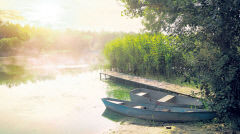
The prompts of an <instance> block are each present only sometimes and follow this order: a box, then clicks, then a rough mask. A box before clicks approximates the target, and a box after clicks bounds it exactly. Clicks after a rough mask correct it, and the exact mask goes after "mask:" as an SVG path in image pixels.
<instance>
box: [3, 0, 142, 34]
mask: <svg viewBox="0 0 240 134" xmlns="http://www.w3.org/2000/svg"><path fill="white" fill-rule="evenodd" d="M123 9H124V8H123V7H121V6H120V3H119V2H118V1H117V0H0V15H1V12H3V13H6V12H8V13H9V14H11V15H13V14H14V15H15V14H19V15H21V16H23V17H24V20H18V21H17V22H18V23H21V24H30V25H37V26H44V27H50V28H54V29H65V28H72V29H78V30H92V31H101V30H105V31H125V32H138V31H139V30H140V29H141V28H142V25H141V20H140V19H130V18H128V17H126V16H121V11H122V10H123ZM11 15H5V16H8V17H9V16H11ZM18 19H19V18H18ZM15 21H16V20H15Z"/></svg>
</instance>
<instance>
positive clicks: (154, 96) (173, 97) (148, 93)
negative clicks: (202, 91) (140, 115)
mask: <svg viewBox="0 0 240 134" xmlns="http://www.w3.org/2000/svg"><path fill="white" fill-rule="evenodd" d="M131 94H134V95H136V96H139V97H145V98H148V99H150V100H151V101H153V102H156V103H161V102H166V103H173V104H188V105H196V106H200V105H202V102H201V101H200V100H199V99H196V98H192V97H190V96H184V95H180V94H174V93H172V94H170V93H166V92H162V91H155V90H150V89H144V88H138V89H135V90H133V91H131Z"/></svg>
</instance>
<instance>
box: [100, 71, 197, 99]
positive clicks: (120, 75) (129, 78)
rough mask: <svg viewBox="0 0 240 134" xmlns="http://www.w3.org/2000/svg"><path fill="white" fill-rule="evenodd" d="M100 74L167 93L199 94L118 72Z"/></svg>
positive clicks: (189, 89) (194, 91)
mask: <svg viewBox="0 0 240 134" xmlns="http://www.w3.org/2000/svg"><path fill="white" fill-rule="evenodd" d="M101 73H102V74H106V75H108V76H113V77H116V78H121V79H124V80H127V81H132V82H136V83H141V84H145V85H149V86H152V87H157V88H160V89H166V90H168V91H172V92H175V93H179V94H184V95H192V93H199V92H200V90H199V89H193V88H189V87H183V86H179V85H175V84H170V83H167V82H164V81H161V82H160V81H157V80H152V79H146V78H142V77H138V76H133V75H128V74H123V73H118V72H113V71H104V72H101ZM198 97H199V96H198Z"/></svg>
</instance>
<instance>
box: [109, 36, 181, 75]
mask: <svg viewBox="0 0 240 134" xmlns="http://www.w3.org/2000/svg"><path fill="white" fill-rule="evenodd" d="M177 41H178V38H177V37H172V36H166V35H163V34H142V35H141V34H139V35H126V36H124V37H122V38H117V39H115V40H113V41H111V42H109V43H108V44H107V45H106V46H105V49H104V53H105V56H106V57H107V59H108V60H109V62H110V65H111V68H114V69H116V70H117V71H119V72H125V73H132V74H136V75H162V76H165V77H167V78H170V77H175V76H180V75H182V73H183V72H182V69H183V68H184V65H185V64H184V63H185V59H184V56H185V55H184V54H183V53H182V52H180V51H179V50H178V49H177V46H176V43H177Z"/></svg>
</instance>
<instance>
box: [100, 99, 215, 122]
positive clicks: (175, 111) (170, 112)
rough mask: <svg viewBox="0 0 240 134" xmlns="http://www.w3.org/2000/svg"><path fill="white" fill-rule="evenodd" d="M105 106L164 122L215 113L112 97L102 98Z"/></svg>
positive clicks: (209, 116) (194, 119)
mask: <svg viewBox="0 0 240 134" xmlns="http://www.w3.org/2000/svg"><path fill="white" fill-rule="evenodd" d="M102 101H103V103H104V105H105V106H106V108H108V109H110V110H112V111H115V112H117V113H120V114H123V115H127V116H131V117H136V118H141V119H147V120H154V121H164V122H186V121H199V120H210V119H213V118H214V117H215V116H216V114H215V113H214V112H211V111H207V110H204V109H194V108H192V109H191V108H181V107H171V106H160V105H154V104H150V103H149V104H141V103H137V102H130V101H123V100H118V99H112V98H102Z"/></svg>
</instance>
